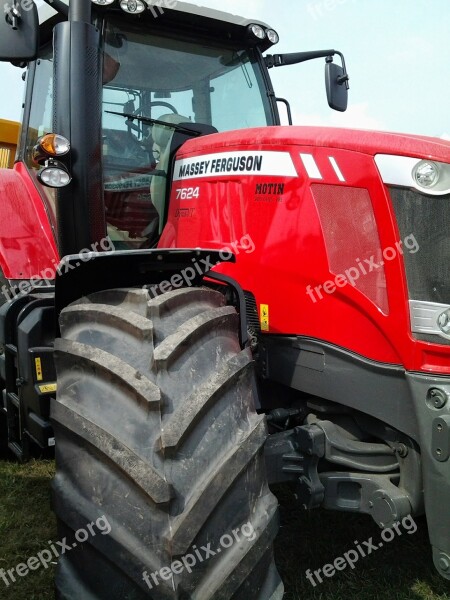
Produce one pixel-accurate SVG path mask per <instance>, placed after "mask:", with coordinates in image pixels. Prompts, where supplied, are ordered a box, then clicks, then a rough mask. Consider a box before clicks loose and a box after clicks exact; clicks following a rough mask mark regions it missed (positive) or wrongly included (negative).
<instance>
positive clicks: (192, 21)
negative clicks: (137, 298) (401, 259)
mask: <svg viewBox="0 0 450 600" xmlns="http://www.w3.org/2000/svg"><path fill="white" fill-rule="evenodd" d="M49 4H50V3H49ZM8 6H9V5H8ZM85 6H86V5H85ZM87 6H88V9H87V12H88V13H89V14H85V15H77V14H76V12H75V9H72V13H73V14H72V17H70V15H68V12H69V8H68V5H67V3H64V2H62V1H61V0H59V1H58V2H52V3H51V7H50V6H48V5H47V4H44V5H42V6H41V7H40V8H39V32H40V43H39V50H38V51H36V50H35V51H33V49H32V48H31V42H30V39H29V38H27V39H24V40H23V44H24V47H25V50H26V53H28V54H29V55H30V53H31V55H30V56H29V57H30V58H34V59H36V60H33V61H31V62H29V68H28V75H27V99H28V100H27V101H26V103H25V111H24V116H23V132H24V133H23V135H22V144H21V148H20V150H19V156H18V159H19V161H23V162H24V163H25V164H26V165H27V168H28V171H29V175H30V176H31V178H32V179H33V180H34V184H35V186H36V188H37V189H38V190H39V193H40V194H41V196H42V199H43V201H44V203H45V205H46V208H47V211H48V213H49V215H50V219H51V222H52V225H53V228H54V230H55V231H56V235H57V236H58V238H59V245H60V247H61V248H62V249H63V251H62V254H63V255H64V254H68V253H70V252H75V251H78V250H79V248H80V247H81V246H83V245H86V243H87V242H90V243H92V241H94V240H96V239H97V240H98V239H99V237H103V236H104V235H105V232H107V234H108V236H109V238H110V239H111V240H112V241H113V243H114V245H115V247H116V248H117V249H139V248H141V249H142V248H151V247H154V246H155V244H156V243H157V241H158V237H159V235H160V234H161V232H162V229H163V226H164V223H165V221H166V219H167V207H168V199H169V192H170V190H169V187H170V186H168V185H167V181H168V179H169V177H170V174H169V169H170V165H171V160H172V158H173V157H174V153H175V150H176V149H177V148H179V147H180V146H181V144H182V143H183V142H184V141H186V140H187V139H189V138H192V137H196V136H199V135H205V134H212V133H215V132H224V131H231V130H237V129H244V128H245V129H249V128H258V127H266V126H271V125H279V124H280V118H279V113H278V103H279V102H282V103H284V105H285V106H286V107H287V111H288V117H289V120H291V116H290V107H289V103H288V102H287V101H286V100H284V99H280V98H276V96H275V93H274V91H273V88H272V84H271V81H270V77H269V74H268V69H269V68H272V67H277V66H283V65H287V64H293V63H296V62H302V61H304V60H310V59H313V58H326V61H327V64H326V84H327V93H328V101H329V104H330V106H332V107H333V108H336V109H337V110H345V107H346V103H347V88H348V76H347V73H346V70H345V63H344V62H343V57H342V55H340V53H339V52H336V51H335V50H325V51H316V52H301V53H294V54H287V55H280V54H278V55H274V56H272V55H265V56H263V53H265V52H266V51H267V50H269V49H270V48H271V47H272V46H273V45H274V44H276V43H277V42H278V40H279V37H278V34H277V33H276V31H274V30H273V29H271V28H270V27H269V26H268V25H266V24H264V23H262V22H255V21H251V20H247V19H244V18H241V17H237V16H235V15H230V14H227V13H224V12H220V11H216V10H211V9H206V8H202V7H199V6H195V5H192V4H187V3H184V2H177V3H176V6H175V7H172V8H165V7H163V5H162V3H159V5H158V6H156V5H155V6H152V5H149V6H147V5H146V4H144V3H143V2H142V1H141V0H129V1H126V2H121V3H120V4H119V3H111V2H105V1H104V0H102V1H96V2H92V3H89V4H88V5H87ZM29 13H30V11H28V12H26V11H22V13H21V14H20V16H18V17H17V23H18V30H17V29H16V32H17V31H18V33H16V36H15V37H14V41H15V45H16V46H19V47H20V44H19V38H20V34H21V30H25V29H26V28H32V27H33V22H32V21H33V20H32V18H31V15H30V14H29ZM68 16H69V22H67V17H68ZM79 18H80V19H81V20H78V19H79ZM74 22H76V23H77V25H74V24H73V23H74ZM81 22H84V23H85V25H87V23H89V22H90V23H91V25H90V27H91V28H92V30H91V32H90V35H91V37H92V39H90V40H82V37H83V35H84V34H87V33H86V31H85V32H84V33H83V34H81V29H83V26H81V25H80V23H81ZM21 23H22V26H21ZM69 25H70V26H71V27H72V28H75V30H80V34H77V35H80V39H79V40H78V39H76V38H73V39H72V45H71V47H70V49H69V46H68V44H67V40H68V37H69V35H71V34H69V33H67V32H64V29H65V28H66V29H67V26H69ZM5 28H6V32H7V33H8V35H9V36H10V35H11V32H10V31H9V30H8V22H6V23H5ZM10 28H12V25H11V27H10ZM94 31H95V33H94ZM94 37H95V39H94ZM3 39H5V41H6V37H5V36H3ZM85 41H86V43H84V42H85ZM86 46H87V50H86ZM81 48H83V49H82V50H81ZM7 51H8V49H7V48H5V49H2V48H0V54H2V53H3V54H5V52H7ZM85 51H86V56H84V58H83V56H82V53H84V52H85ZM17 54H20V49H19V48H18V50H17ZM75 54H77V55H79V60H78V61H74V60H73V56H74V55H75ZM334 54H338V55H340V56H341V59H342V62H343V67H339V66H338V65H336V64H335V63H333V56H334ZM83 61H84V62H83ZM85 64H87V65H88V67H87V68H85V66H84V65H85ZM55 73H56V81H54V78H55ZM87 98H89V100H88V102H89V104H90V105H89V106H85V103H86V102H87ZM75 130H76V131H75ZM48 133H54V134H57V135H63V136H64V137H65V138H66V139H67V141H68V143H69V144H70V148H71V150H70V152H68V153H67V154H66V155H64V156H63V155H61V156H60V157H54V158H57V162H58V163H60V164H57V165H55V164H51V165H50V171H45V170H46V169H47V167H46V165H45V163H46V162H48V159H49V158H52V157H49V156H48V155H46V153H45V152H44V153H42V152H41V151H40V150H41V149H39V150H38V151H36V147H37V145H39V144H38V141H40V140H41V139H42V137H43V136H44V135H45V134H48ZM175 134H179V135H178V136H177V135H175ZM174 135H175V139H174ZM94 162H95V169H92V165H93V163H94ZM47 166H48V165H47ZM43 169H44V171H43ZM59 169H61V170H59ZM79 169H80V172H78V170H79ZM43 175H44V176H43ZM88 176H89V180H90V184H89V186H86V185H84V184H82V185H81V186H80V189H76V188H77V186H78V183H77V182H79V181H83V180H84V179H86V178H87V177H88ZM69 182H72V186H71V187H72V190H73V191H72V192H67V190H64V189H62V188H63V187H65V186H66V185H67V184H68V183H69ZM58 187H59V188H61V189H59V191H58V193H57V194H56V193H55V188H58ZM56 196H58V198H59V199H60V200H59V201H57V199H56ZM68 196H70V200H69V199H68ZM63 197H64V198H65V200H62V198H63ZM80 198H81V200H80ZM57 202H59V204H60V208H61V207H62V205H63V206H64V208H63V209H62V210H59V211H58V209H57V208H56V204H57ZM71 204H74V205H76V206H74V208H73V210H74V211H75V212H76V213H80V216H79V217H78V218H77V219H76V220H75V221H77V224H76V225H73V226H72V225H70V224H67V225H64V226H62V227H63V229H61V227H60V224H58V221H59V220H61V218H62V219H63V220H73V219H72V212H73V211H72V210H71V209H68V208H67V214H65V213H66V207H68V206H69V205H71ZM88 205H89V206H88ZM94 205H95V206H94ZM81 206H83V208H81ZM93 213H95V215H96V216H95V217H93ZM88 214H89V216H88ZM57 215H59V216H57ZM64 215H65V216H64ZM87 220H90V221H91V222H90V224H89V227H86V225H87V223H86V221H87ZM66 227H68V228H69V229H71V231H70V233H68V232H67V231H66V230H65V228H66ZM83 229H85V230H86V231H87V230H89V232H88V233H87V234H86V235H80V231H81V230H83ZM81 239H82V240H83V242H84V243H83V244H82V243H81ZM75 240H77V241H75ZM61 244H62V246H61Z"/></svg>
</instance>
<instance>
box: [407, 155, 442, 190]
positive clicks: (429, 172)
mask: <svg viewBox="0 0 450 600" xmlns="http://www.w3.org/2000/svg"><path fill="white" fill-rule="evenodd" d="M413 176H414V179H415V180H416V181H417V183H418V184H419V185H420V186H421V187H423V188H431V187H433V186H435V185H436V184H437V182H438V181H439V167H438V166H437V164H436V163H434V162H431V161H429V160H422V161H421V162H420V163H419V164H418V165H417V166H416V167H415V168H414V173H413Z"/></svg>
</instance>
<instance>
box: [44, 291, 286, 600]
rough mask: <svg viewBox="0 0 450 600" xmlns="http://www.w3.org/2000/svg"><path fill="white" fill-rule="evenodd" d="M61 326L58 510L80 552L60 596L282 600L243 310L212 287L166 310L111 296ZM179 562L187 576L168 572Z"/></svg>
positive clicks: (64, 566)
mask: <svg viewBox="0 0 450 600" xmlns="http://www.w3.org/2000/svg"><path fill="white" fill-rule="evenodd" d="M60 324H61V336H62V338H61V339H58V340H56V343H55V358H56V365H57V376H58V379H57V381H58V394H57V400H56V402H54V404H53V406H52V419H53V424H54V429H55V438H56V477H55V479H54V482H53V491H54V494H53V496H54V497H53V503H54V509H55V512H56V515H57V517H58V523H59V533H60V535H61V537H67V540H68V544H69V545H70V546H71V550H70V551H69V550H67V551H66V553H65V554H64V555H63V556H61V557H60V559H59V562H58V568H57V578H56V588H57V597H58V598H60V599H65V600H69V599H70V600H103V599H104V600H119V599H120V600H125V599H129V600H131V599H133V600H137V599H141V598H142V599H144V598H152V599H154V600H166V599H167V600H175V599H177V600H185V599H186V600H187V599H192V600H209V599H214V600H279V599H280V598H282V596H283V585H282V583H281V580H280V578H279V575H278V572H277V570H276V567H275V564H274V560H273V550H272V542H273V539H274V537H275V535H276V533H277V528H278V522H277V518H278V515H277V502H276V500H275V497H274V496H273V495H272V493H271V492H270V491H269V489H268V485H267V479H266V473H265V465H264V456H263V451H262V449H263V445H264V442H265V439H266V425H265V422H264V417H263V416H258V415H257V414H256V412H255V409H254V398H253V391H252V390H253V386H252V381H253V366H252V360H251V355H250V352H249V351H247V350H243V351H242V350H241V348H240V346H239V342H238V338H237V329H238V317H237V314H236V311H235V310H234V308H232V307H229V306H225V303H224V297H223V295H222V294H220V293H218V292H215V291H212V290H210V289H207V288H190V289H180V290H175V291H172V292H169V293H166V294H163V295H161V296H158V297H156V298H153V299H150V296H149V293H148V292H147V291H146V290H142V289H138V290H108V291H105V292H101V293H98V294H94V295H92V296H90V297H89V298H85V299H83V300H82V301H80V302H79V303H77V304H74V305H71V306H69V307H67V308H66V309H65V310H64V311H63V312H62V315H61V318H60ZM102 516H104V517H105V518H106V522H107V523H108V524H109V525H110V527H111V532H110V533H109V534H107V535H106V534H105V535H104V533H106V531H107V527H105V520H104V519H103V520H101V521H100V523H101V524H102V527H103V529H104V531H103V532H99V530H98V529H95V526H94V525H92V526H91V531H92V530H93V531H95V532H96V535H89V537H88V539H87V541H86V542H85V543H83V544H81V545H80V544H79V543H78V544H77V542H76V541H75V540H76V539H77V538H75V537H74V534H75V532H76V531H77V530H80V529H84V530H85V531H87V528H86V525H87V524H89V523H92V524H93V523H94V522H95V521H96V519H98V518H100V517H102ZM252 532H253V533H252ZM83 537H86V535H84V534H82V535H78V538H83ZM230 540H231V543H230ZM80 541H82V539H80ZM226 546H229V547H228V548H226ZM202 547H203V549H202ZM206 548H208V549H211V550H213V551H214V553H215V554H214V556H213V555H212V554H210V555H209V557H208V558H206V555H207V554H208V553H209V551H207V550H206ZM186 554H189V555H190V556H191V557H194V558H189V559H187V558H186ZM182 557H184V558H185V562H184V563H183V561H182ZM201 559H202V560H201ZM175 560H180V561H181V564H182V565H183V567H185V568H184V569H183V570H182V571H181V572H180V566H179V564H177V563H175V565H176V566H175V565H174V566H173V572H170V571H169V570H168V569H165V570H164V567H171V565H172V563H174V561H175ZM192 562H195V564H194V565H192V566H189V569H188V568H187V566H186V563H192ZM161 569H163V570H162V571H160V570H161ZM189 570H192V572H191V573H190V572H189ZM144 572H146V573H147V582H146V581H144V578H143V574H144ZM152 573H153V574H154V575H155V576H154V577H153V576H152V575H151V574H152ZM175 573H176V574H175ZM150 586H151V587H150Z"/></svg>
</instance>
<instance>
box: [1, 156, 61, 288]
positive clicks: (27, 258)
mask: <svg viewBox="0 0 450 600" xmlns="http://www.w3.org/2000/svg"><path fill="white" fill-rule="evenodd" d="M0 203H1V211H2V218H1V220H0V268H1V270H2V271H3V274H4V276H5V277H6V278H7V279H30V278H32V277H36V278H39V279H52V278H53V276H54V275H53V276H52V275H51V273H53V274H54V272H55V266H56V265H57V264H58V262H59V256H58V250H57V248H56V243H55V239H54V236H53V231H52V228H51V226H50V220H49V215H48V213H47V210H46V208H45V206H44V202H43V200H42V198H41V196H40V195H39V193H38V191H37V189H36V187H35V184H34V182H33V180H32V179H31V177H30V175H29V173H28V171H27V169H26V167H25V166H24V165H23V164H21V163H17V164H16V165H15V167H14V169H12V170H10V169H2V170H0Z"/></svg>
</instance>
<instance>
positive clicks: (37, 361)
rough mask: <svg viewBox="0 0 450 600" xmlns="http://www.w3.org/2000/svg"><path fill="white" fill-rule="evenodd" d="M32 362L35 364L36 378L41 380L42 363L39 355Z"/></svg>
mask: <svg viewBox="0 0 450 600" xmlns="http://www.w3.org/2000/svg"><path fill="white" fill-rule="evenodd" d="M34 364H35V366H36V379H37V380H38V381H42V380H43V378H44V377H43V375H42V364H41V359H40V357H39V356H37V357H36V358H35V359H34Z"/></svg>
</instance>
